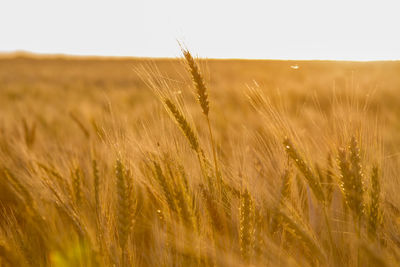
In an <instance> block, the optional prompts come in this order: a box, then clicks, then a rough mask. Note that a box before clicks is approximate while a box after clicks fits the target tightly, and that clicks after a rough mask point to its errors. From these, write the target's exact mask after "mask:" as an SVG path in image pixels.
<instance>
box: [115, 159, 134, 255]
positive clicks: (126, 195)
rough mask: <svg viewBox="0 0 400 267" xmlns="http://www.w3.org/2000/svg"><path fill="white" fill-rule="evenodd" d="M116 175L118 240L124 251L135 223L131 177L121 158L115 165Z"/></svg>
mask: <svg viewBox="0 0 400 267" xmlns="http://www.w3.org/2000/svg"><path fill="white" fill-rule="evenodd" d="M115 176H116V178H117V227H118V240H119V244H120V247H121V249H122V251H124V249H125V246H126V242H127V241H128V237H129V234H130V231H131V228H132V223H133V216H132V215H133V207H132V196H131V190H132V188H131V187H130V183H129V181H128V179H130V177H127V172H126V170H125V168H124V165H123V164H122V162H121V160H119V159H118V160H117V163H116V166H115Z"/></svg>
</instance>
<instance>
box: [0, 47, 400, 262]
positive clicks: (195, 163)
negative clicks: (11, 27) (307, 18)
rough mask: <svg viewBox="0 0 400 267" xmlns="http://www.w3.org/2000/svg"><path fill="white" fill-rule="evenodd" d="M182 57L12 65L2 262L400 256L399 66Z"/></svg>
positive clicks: (1, 82)
mask: <svg viewBox="0 0 400 267" xmlns="http://www.w3.org/2000/svg"><path fill="white" fill-rule="evenodd" d="M182 52H183V58H184V60H183V61H179V60H155V61H153V62H152V63H149V61H148V60H144V59H143V60H141V59H135V60H122V59H120V60H113V59H107V60H100V59H73V58H47V59H46V58H24V57H19V58H2V59H0V107H1V108H0V111H1V112H0V217H1V222H0V265H1V266H56V267H57V266H398V265H399V264H400V249H399V248H400V235H399V233H400V197H399V194H398V191H399V189H400V179H399V177H400V176H399V174H400V173H399V168H398V166H399V163H400V161H399V157H398V156H399V149H398V148H399V145H400V135H399V126H400V124H399V122H398V117H399V114H400V95H399V94H398V93H397V92H398V88H399V87H400V76H399V75H398V72H399V70H400V63H398V62H376V63H351V62H287V61H240V60H233V61H223V60H220V61H218V60H208V61H206V60H197V59H195V58H194V57H193V56H192V55H191V54H190V53H189V51H187V50H185V49H184V50H183V51H182ZM293 64H297V65H299V66H300V68H299V69H292V68H290V66H291V65H293ZM143 65H144V66H145V67H144V68H142V67H141V66H143ZM143 69H145V70H147V71H146V72H143V71H142V70H143ZM134 70H136V71H134ZM137 70H141V71H137Z"/></svg>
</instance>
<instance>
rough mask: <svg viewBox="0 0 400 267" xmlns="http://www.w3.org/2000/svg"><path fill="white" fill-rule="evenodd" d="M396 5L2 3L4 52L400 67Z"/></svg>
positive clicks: (0, 46) (150, 0)
mask: <svg viewBox="0 0 400 267" xmlns="http://www.w3.org/2000/svg"><path fill="white" fill-rule="evenodd" d="M398 7H399V3H398V1H385V0H380V1H369V0H363V1H359V0H347V1H346V0H336V1H324V0H312V1H311V0H304V1H298V0H297V1H289V0H274V1H268V0H264V1H252V0H249V1H235V0H230V1H226V0H223V1H216V0H203V1H188V0H186V1H181V0H169V1H165V0H160V1H157V0H131V1H128V0H127V1H123V0H118V1H116V0H114V1H101V0H97V1H92V0H86V1H82V0H69V1H61V0H59V1H56V0H37V1H31V0H27V1H21V0H3V1H2V2H1V8H0V36H1V37H0V52H12V51H19V50H23V51H29V52H35V53H46V54H58V53H61V54H72V55H106V56H140V57H175V56H178V55H179V46H178V45H177V41H176V40H180V41H182V42H183V43H185V44H186V46H187V47H189V48H190V49H191V50H192V51H194V52H195V53H196V54H198V55H200V56H201V57H208V58H263V59H331V60H398V59H400V35H399V29H398V27H399V25H400V16H399V15H398V13H399V9H398Z"/></svg>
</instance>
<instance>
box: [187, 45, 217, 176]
mask: <svg viewBox="0 0 400 267" xmlns="http://www.w3.org/2000/svg"><path fill="white" fill-rule="evenodd" d="M182 53H183V55H184V57H185V59H186V64H187V65H188V68H189V72H190V74H191V76H192V80H193V83H194V86H195V88H196V92H197V100H198V101H199V103H200V106H201V109H202V111H203V114H204V115H205V117H206V120H207V125H208V131H209V134H210V140H211V148H212V152H213V158H214V167H215V173H216V176H217V178H218V179H222V178H221V173H220V172H219V167H218V159H217V151H216V148H215V141H214V136H213V132H212V130H211V122H210V116H209V114H208V113H209V111H210V104H209V100H208V93H207V87H206V85H205V82H204V79H203V76H202V75H201V72H200V69H199V67H198V66H197V64H196V62H195V60H194V58H193V56H192V54H191V53H190V52H189V50H187V49H183V48H182Z"/></svg>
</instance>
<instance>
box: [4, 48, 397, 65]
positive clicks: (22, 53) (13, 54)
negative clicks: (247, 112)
mask: <svg viewBox="0 0 400 267" xmlns="http://www.w3.org/2000/svg"><path fill="white" fill-rule="evenodd" d="M18 57H27V58H43V59H56V58H58V59H76V60H79V59H97V60H129V59H131V60H134V59H143V60H179V59H181V58H182V57H181V56H124V55H105V54H103V55H101V54H79V53H76V54H74V53H42V52H33V51H28V50H13V51H0V59H3V58H18ZM196 58H198V59H200V60H227V61H229V60H243V61H332V62H360V63H362V62H365V63H368V62H399V61H400V58H399V59H372V60H370V59H365V60H361V59H343V58H341V59H332V58H252V57H248V58H246V57H243V58H241V57H201V56H196Z"/></svg>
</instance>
